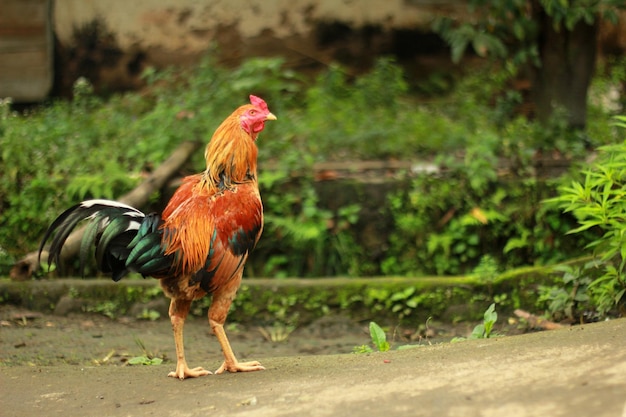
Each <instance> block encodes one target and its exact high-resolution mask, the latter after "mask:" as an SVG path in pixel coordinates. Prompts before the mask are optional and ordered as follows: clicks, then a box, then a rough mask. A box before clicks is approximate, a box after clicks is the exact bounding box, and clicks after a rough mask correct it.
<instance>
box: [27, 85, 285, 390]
mask: <svg viewBox="0 0 626 417" xmlns="http://www.w3.org/2000/svg"><path fill="white" fill-rule="evenodd" d="M250 103H251V104H247V105H243V106H241V107H239V108H238V109H237V110H235V111H234V112H233V113H232V114H231V115H230V116H229V117H228V118H226V120H224V122H222V124H221V125H220V126H219V127H218V128H217V130H216V131H215V133H214V134H213V137H212V138H211V141H210V142H209V144H208V145H207V147H206V151H205V158H206V170H205V171H204V172H202V173H201V174H196V175H191V176H188V177H186V178H184V180H183V183H182V185H181V186H180V187H179V188H178V189H177V190H176V192H175V193H174V195H173V196H172V198H171V200H170V201H169V203H168V204H167V206H166V207H165V210H164V211H163V213H161V215H159V214H157V213H151V214H144V213H143V212H141V211H140V210H138V209H136V208H134V207H131V206H128V205H126V204H122V203H119V202H116V201H110V200H87V201H83V202H81V203H79V204H77V205H75V206H73V207H71V208H69V209H68V210H66V211H65V212H63V213H62V214H61V215H60V216H59V217H57V219H56V220H54V222H52V224H51V225H50V227H49V228H48V230H47V231H46V233H45V235H44V237H43V240H42V242H41V245H40V247H39V256H41V252H42V250H43V248H44V246H45V244H46V242H48V241H49V240H50V248H49V257H48V266H50V264H51V262H52V261H53V260H54V261H55V262H56V263H59V258H60V255H61V249H62V248H63V245H64V243H65V241H66V239H67V237H68V236H69V235H70V233H71V232H72V230H73V229H74V228H75V227H76V225H77V224H78V223H79V222H81V221H82V220H85V219H88V220H89V222H88V223H87V227H86V228H85V231H84V234H83V238H82V240H81V246H80V269H81V273H82V271H83V270H84V266H85V261H86V258H87V256H88V254H89V252H90V251H91V250H92V249H91V248H92V247H94V246H95V257H96V262H97V266H98V269H99V270H100V271H102V272H105V273H110V274H111V277H112V278H113V280H114V281H119V280H120V279H122V277H124V276H125V275H126V274H128V273H129V272H136V273H139V274H141V275H143V276H144V277H148V276H150V277H154V278H157V279H159V280H160V284H161V287H162V289H163V291H164V293H165V294H166V295H167V296H168V297H169V298H170V299H171V301H170V307H169V317H170V320H171V323H172V330H173V332H174V343H175V346H176V370H174V371H173V372H170V373H169V375H168V376H170V377H174V378H179V379H181V380H182V379H185V378H193V377H199V376H203V375H208V374H210V373H211V372H210V371H208V370H205V369H204V368H202V367H198V368H189V367H188V366H187V362H186V360H185V351H184V345H183V327H184V324H185V319H186V317H187V315H188V313H189V309H190V306H191V302H192V301H193V300H197V299H199V298H202V297H204V296H205V295H207V294H210V295H211V296H212V301H211V306H210V307H209V311H208V317H209V324H210V326H211V329H212V331H213V333H214V334H215V336H216V337H217V340H218V342H219V344H220V345H221V348H222V352H223V354H224V363H223V364H222V365H221V366H220V367H219V368H218V369H217V370H216V371H215V373H216V374H220V373H223V372H224V371H228V372H247V371H258V370H263V369H265V368H264V367H263V366H262V365H261V364H260V363H259V362H257V361H253V362H239V361H238V360H237V358H236V357H235V355H234V353H233V350H232V348H231V347H230V343H229V341H228V338H227V337H226V333H225V332H224V323H225V321H226V316H227V314H228V309H229V308H230V305H231V303H232V301H233V299H234V297H235V294H236V293H237V290H238V289H239V285H240V284H241V278H242V274H243V269H244V264H245V263H246V259H247V258H248V254H249V253H250V251H251V250H252V249H253V248H254V247H255V245H256V243H257V241H258V240H259V237H260V236H261V232H262V230H263V206H262V203H261V197H260V194H259V188H258V183H257V153H258V149H257V145H256V139H257V137H258V135H259V133H260V132H261V131H262V130H263V128H264V126H265V122H266V121H268V120H276V116H274V115H273V114H272V113H271V112H270V111H269V109H268V107H267V104H266V103H265V101H263V100H262V99H261V98H259V97H255V96H250Z"/></svg>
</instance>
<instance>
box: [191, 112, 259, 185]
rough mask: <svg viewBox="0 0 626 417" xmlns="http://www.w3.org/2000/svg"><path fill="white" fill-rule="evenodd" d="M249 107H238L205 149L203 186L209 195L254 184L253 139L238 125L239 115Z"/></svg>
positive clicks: (254, 148) (255, 173) (255, 164)
mask: <svg viewBox="0 0 626 417" xmlns="http://www.w3.org/2000/svg"><path fill="white" fill-rule="evenodd" d="M248 106H249V105H248ZM248 106H242V107H240V108H239V109H237V110H236V111H235V112H234V113H233V114H231V115H230V116H229V117H228V118H227V119H226V120H224V122H223V123H222V124H221V125H220V126H219V127H218V128H217V130H216V131H215V133H214V134H213V137H212V138H211V141H210V142H209V144H208V145H207V147H206V151H205V152H204V157H205V158H206V165H207V167H206V170H205V171H204V174H203V178H202V179H203V181H202V185H203V186H204V187H208V188H209V189H210V190H211V191H218V190H220V189H223V188H230V186H231V185H233V184H241V183H246V182H251V181H256V175H257V154H258V149H257V146H256V143H255V141H254V139H255V138H253V137H252V136H250V134H249V133H248V132H246V131H245V130H244V129H243V127H242V126H241V122H240V116H241V113H242V111H243V110H245V108H246V107H248Z"/></svg>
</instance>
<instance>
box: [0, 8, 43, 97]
mask: <svg viewBox="0 0 626 417" xmlns="http://www.w3.org/2000/svg"><path fill="white" fill-rule="evenodd" d="M51 7H52V5H51V0H2V1H1V2H0V98H3V97H11V98H12V99H13V101H15V102H32V101H40V100H42V99H44V98H45V97H46V96H47V95H48V92H49V91H50V89H51V88H52V80H53V71H54V66H53V49H52V48H53V37H52V16H51Z"/></svg>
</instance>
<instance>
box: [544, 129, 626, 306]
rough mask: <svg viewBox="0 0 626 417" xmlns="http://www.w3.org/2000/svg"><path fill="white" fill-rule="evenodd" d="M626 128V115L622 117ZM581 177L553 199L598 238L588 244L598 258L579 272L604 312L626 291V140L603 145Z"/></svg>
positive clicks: (582, 228)
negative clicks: (625, 220) (594, 232)
mask: <svg viewBox="0 0 626 417" xmlns="http://www.w3.org/2000/svg"><path fill="white" fill-rule="evenodd" d="M617 120H618V125H620V126H621V127H624V128H626V117H618V118H617ZM582 174H583V176H584V178H583V179H582V180H576V181H572V183H571V184H570V185H567V186H563V187H561V188H560V195H559V196H558V197H556V198H554V199H552V200H550V204H554V205H557V206H558V207H560V208H562V209H563V210H564V211H565V212H569V213H572V214H573V215H574V216H575V217H576V219H577V221H578V227H576V228H574V229H572V230H570V231H569V233H571V234H580V233H582V232H585V231H591V230H595V231H596V232H597V235H596V238H595V239H594V240H593V241H591V242H590V243H589V244H588V245H587V249H591V250H592V253H593V256H594V259H595V262H592V263H589V264H587V265H586V267H585V268H584V269H583V270H582V271H578V272H577V273H576V274H574V276H575V277H576V279H577V280H580V279H581V277H582V278H585V277H591V279H589V278H587V281H590V282H588V284H587V293H588V296H589V297H590V298H591V300H592V304H593V305H594V306H595V307H596V309H597V311H598V313H599V315H600V316H604V315H606V314H607V313H608V312H610V311H611V310H612V309H614V308H615V307H617V306H619V305H620V304H623V303H624V301H625V299H626V297H624V294H625V293H626V275H625V274H626V223H625V222H624V219H625V218H626V200H625V199H624V197H625V196H626V142H622V143H619V144H614V145H607V146H603V147H600V148H599V154H598V158H597V159H596V161H595V163H594V164H593V165H591V166H590V167H588V168H586V169H584V170H583V171H582Z"/></svg>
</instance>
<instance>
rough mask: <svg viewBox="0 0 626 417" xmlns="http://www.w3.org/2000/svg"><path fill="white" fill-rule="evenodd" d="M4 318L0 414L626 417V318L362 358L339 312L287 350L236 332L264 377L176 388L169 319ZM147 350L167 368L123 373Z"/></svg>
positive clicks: (193, 353)
mask: <svg viewBox="0 0 626 417" xmlns="http://www.w3.org/2000/svg"><path fill="white" fill-rule="evenodd" d="M0 316H1V317H2V321H1V323H2V327H1V328H0V359H1V364H0V387H1V389H0V416H14V417H21V416H32V415H46V416H56V415H62V416H64V417H73V416H85V415H98V416H135V415H153V416H201V415H202V416H204V415H207V414H210V415H216V416H224V415H254V416H291V415H293V416H295V415H298V416H301V415H309V416H336V415H351V416H366V415H367V416H368V417H369V416H372V415H374V416H375V415H383V414H384V415H386V416H388V417H395V416H406V415H415V416H431V415H444V416H445V415H450V416H452V415H454V416H496V415H497V416H501V415H507V416H537V415H550V416H568V417H570V416H576V415H594V416H612V417H614V416H617V417H620V416H626V403H625V401H626V396H624V393H625V392H626V350H624V346H625V342H626V320H623V319H620V320H613V321H610V322H603V323H597V324H590V325H584V326H576V327H572V328H566V329H562V330H555V331H550V332H539V333H533V334H526V335H521V336H511V337H509V336H507V337H501V338H495V339H483V340H473V341H465V342H462V343H447V342H445V343H440V342H438V341H437V340H436V339H438V338H441V340H443V339H445V338H447V337H449V336H451V335H452V334H451V333H448V334H446V335H445V337H443V336H441V333H444V332H445V331H444V330H443V329H440V330H435V331H434V333H435V334H430V335H427V336H428V337H422V338H421V339H420V337H419V335H418V336H415V334H417V333H419V332H416V333H414V334H413V335H412V336H413V337H414V338H415V339H416V340H414V341H413V342H412V343H413V344H414V345H415V346H416V347H415V348H412V349H403V350H395V349H394V350H393V351H390V352H384V353H380V352H379V353H371V354H359V355H357V354H348V352H351V351H352V349H353V347H354V346H357V345H362V344H366V343H368V341H369V336H368V334H367V331H366V329H365V328H364V325H363V324H360V323H353V322H351V321H349V320H347V319H344V318H341V317H327V318H324V319H320V320H319V321H317V322H315V323H312V324H311V325H309V326H306V327H303V328H301V329H296V330H295V331H293V332H292V333H290V334H289V335H288V337H287V338H286V340H285V341H282V342H278V341H271V340H268V339H270V337H269V334H270V333H271V332H270V330H272V329H265V331H260V330H259V329H257V328H254V327H249V328H248V327H244V326H231V328H229V329H228V333H229V335H230V338H231V342H232V344H233V346H234V347H235V351H236V353H237V354H238V356H239V357H240V359H259V360H260V361H261V362H262V363H263V364H264V365H265V367H266V370H265V371H262V372H252V373H245V374H225V375H209V376H205V377H202V378H197V379H187V380H185V381H182V382H181V381H178V380H175V379H173V378H167V377H166V375H167V373H168V372H169V371H170V370H171V369H173V364H172V361H171V360H167V359H169V358H173V357H174V349H173V340H172V336H171V330H170V326H169V323H168V321H167V320H163V319H160V320H156V321H143V320H141V321H140V320H135V319H127V318H122V319H117V320H111V319H108V318H104V317H100V316H93V315H89V316H87V315H74V316H70V317H57V316H44V315H40V314H37V313H29V312H25V311H20V310H16V309H14V308H7V307H3V308H2V309H1V310H0ZM185 330H186V338H185V342H186V353H187V356H188V362H189V364H190V365H191V366H199V365H203V366H205V367H208V368H209V369H215V368H217V367H218V366H219V364H220V363H221V355H220V353H219V348H218V346H217V342H216V341H215V339H214V338H213V337H212V336H211V335H210V334H209V329H208V325H207V324H206V322H205V320H200V319H192V320H190V322H189V323H188V325H187V326H186V328H185ZM430 330H433V329H432V328H431V329H430ZM448 330H450V329H448ZM456 330H458V331H460V332H465V331H467V330H466V329H459V328H456ZM456 330H455V331H456ZM438 333H439V334H438ZM404 336H406V337H407V340H406V342H410V340H409V339H410V335H408V333H407V334H406V335H403V337H404ZM431 336H432V337H431ZM399 337H400V336H398V338H399ZM275 338H276V337H275ZM399 342H402V341H401V340H398V342H396V343H395V346H394V348H395V347H397V346H398V345H399V344H400V343H399ZM146 351H147V352H149V353H150V354H151V355H154V356H156V357H165V358H166V361H165V363H164V364H161V365H152V366H145V365H144V366H130V365H128V361H129V359H130V358H132V357H136V356H141V355H144V354H145V352H146Z"/></svg>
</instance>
